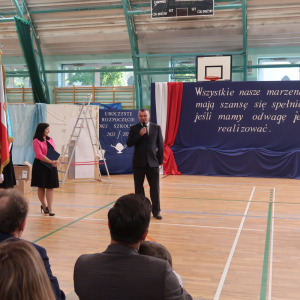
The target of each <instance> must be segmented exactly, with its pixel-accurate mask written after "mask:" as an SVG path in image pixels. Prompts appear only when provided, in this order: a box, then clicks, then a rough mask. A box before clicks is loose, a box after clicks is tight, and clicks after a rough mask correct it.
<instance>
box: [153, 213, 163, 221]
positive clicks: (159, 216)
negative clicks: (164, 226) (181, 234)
mask: <svg viewBox="0 0 300 300" xmlns="http://www.w3.org/2000/svg"><path fill="white" fill-rule="evenodd" d="M153 217H154V218H155V219H157V220H161V219H162V216H161V215H160V214H159V213H158V214H156V215H153Z"/></svg>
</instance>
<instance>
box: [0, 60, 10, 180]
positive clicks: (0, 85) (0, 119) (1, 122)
mask: <svg viewBox="0 0 300 300" xmlns="http://www.w3.org/2000/svg"><path fill="white" fill-rule="evenodd" d="M2 68H3V66H2V65H0V164H1V165H0V174H2V172H3V169H4V167H5V166H6V165H7V164H8V163H9V141H8V130H7V115H6V114H7V113H6V111H7V109H6V100H5V90H4V77H3V70H2Z"/></svg>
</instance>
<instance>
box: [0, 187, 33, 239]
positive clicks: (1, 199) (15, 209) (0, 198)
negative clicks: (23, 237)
mask: <svg viewBox="0 0 300 300" xmlns="http://www.w3.org/2000/svg"><path fill="white" fill-rule="evenodd" d="M27 213H28V202H27V200H26V198H25V197H23V196H22V195H21V193H20V192H18V191H17V190H14V189H8V190H0V232H3V233H10V234H12V233H13V232H15V231H16V230H17V229H18V228H19V227H20V225H21V224H22V222H23V221H24V220H25V219H26V217H27Z"/></svg>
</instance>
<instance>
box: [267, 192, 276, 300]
mask: <svg viewBox="0 0 300 300" xmlns="http://www.w3.org/2000/svg"><path fill="white" fill-rule="evenodd" d="M274 215H275V187H274V192H273V211H272V231H271V253H270V274H269V297H268V299H269V300H271V299H272V279H273V246H274V221H275V220H274Z"/></svg>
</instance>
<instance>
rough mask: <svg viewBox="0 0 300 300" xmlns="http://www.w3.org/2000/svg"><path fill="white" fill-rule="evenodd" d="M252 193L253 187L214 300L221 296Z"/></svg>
mask: <svg viewBox="0 0 300 300" xmlns="http://www.w3.org/2000/svg"><path fill="white" fill-rule="evenodd" d="M254 191H255V187H253V190H252V193H251V196H250V198H249V202H248V205H247V207H246V209H245V212H244V216H243V218H242V221H241V224H240V227H239V229H238V232H237V234H236V237H235V240H234V242H233V245H232V248H231V251H230V254H229V257H228V259H227V262H226V265H225V268H224V271H223V274H222V277H221V280H220V282H219V286H218V289H217V291H216V294H215V297H214V300H218V299H219V298H220V295H221V292H222V289H223V285H224V282H225V279H226V276H227V273H228V270H229V266H230V263H231V260H232V257H233V254H234V251H235V248H236V245H237V242H238V240H239V237H240V234H241V232H242V228H243V225H244V222H245V219H246V215H247V213H248V209H249V207H250V203H251V200H252V197H253V194H254Z"/></svg>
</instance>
